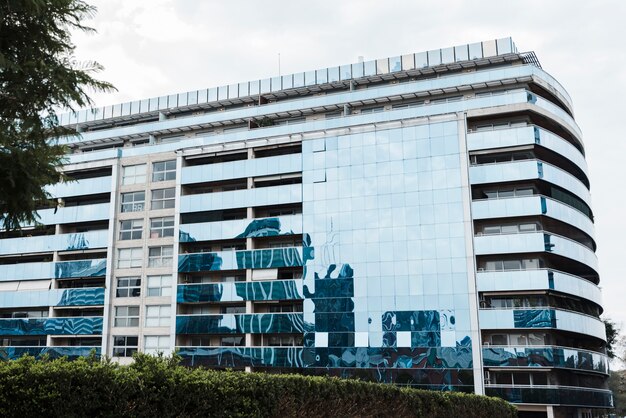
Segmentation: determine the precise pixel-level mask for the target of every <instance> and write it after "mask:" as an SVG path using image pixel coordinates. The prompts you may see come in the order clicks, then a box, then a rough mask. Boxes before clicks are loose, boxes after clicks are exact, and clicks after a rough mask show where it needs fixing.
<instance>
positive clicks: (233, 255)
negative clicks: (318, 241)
mask: <svg viewBox="0 0 626 418" xmlns="http://www.w3.org/2000/svg"><path fill="white" fill-rule="evenodd" d="M312 250H313V249H312V247H306V248H305V249H304V250H303V248H302V247H286V248H267V249H260V250H243V251H220V252H211V253H194V254H180V255H179V256H178V272H179V273H193V272H201V271H218V270H242V269H270V268H278V267H301V266H303V265H304V264H303V256H304V257H310V254H311V251H312ZM304 261H306V260H304Z"/></svg>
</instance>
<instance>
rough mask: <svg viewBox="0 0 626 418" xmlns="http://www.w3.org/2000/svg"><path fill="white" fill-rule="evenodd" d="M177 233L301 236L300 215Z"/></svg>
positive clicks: (196, 237) (184, 238)
mask: <svg viewBox="0 0 626 418" xmlns="http://www.w3.org/2000/svg"><path fill="white" fill-rule="evenodd" d="M179 232H180V238H179V240H180V242H195V241H213V240H230V239H237V238H258V237H270V236H279V235H292V234H302V215H300V214H297V215H281V216H280V217H272V218H256V219H253V220H250V219H237V220H234V221H219V222H198V223H191V224H181V225H180V231H179ZM0 243H2V241H0Z"/></svg>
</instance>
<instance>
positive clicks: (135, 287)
mask: <svg viewBox="0 0 626 418" xmlns="http://www.w3.org/2000/svg"><path fill="white" fill-rule="evenodd" d="M140 295H141V278H140V277H119V278H118V279H117V289H116V292H115V296H117V297H118V298H134V297H138V296H140Z"/></svg>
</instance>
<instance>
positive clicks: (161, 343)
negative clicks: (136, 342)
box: [143, 335, 170, 354]
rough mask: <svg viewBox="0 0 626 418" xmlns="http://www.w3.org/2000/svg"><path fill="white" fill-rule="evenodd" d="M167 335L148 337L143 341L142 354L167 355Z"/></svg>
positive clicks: (168, 347)
mask: <svg viewBox="0 0 626 418" xmlns="http://www.w3.org/2000/svg"><path fill="white" fill-rule="evenodd" d="M169 351H170V336H169V335H148V336H146V337H145V339H144V343H143V352H144V353H147V354H157V353H164V354H169Z"/></svg>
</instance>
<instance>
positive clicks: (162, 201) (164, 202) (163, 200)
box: [150, 187, 176, 210]
mask: <svg viewBox="0 0 626 418" xmlns="http://www.w3.org/2000/svg"><path fill="white" fill-rule="evenodd" d="M169 191H171V192H172V193H173V195H172V197H166V193H167V192H169ZM155 194H161V195H162V196H161V197H155ZM169 202H171V206H169V204H168V203H169ZM157 203H158V205H157ZM175 207H176V188H175V187H166V188H163V189H154V190H151V191H150V210H161V209H173V208H175Z"/></svg>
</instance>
